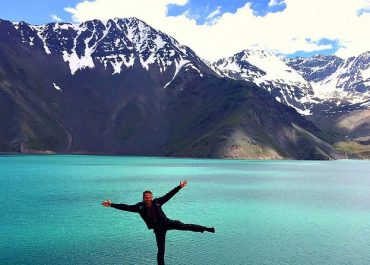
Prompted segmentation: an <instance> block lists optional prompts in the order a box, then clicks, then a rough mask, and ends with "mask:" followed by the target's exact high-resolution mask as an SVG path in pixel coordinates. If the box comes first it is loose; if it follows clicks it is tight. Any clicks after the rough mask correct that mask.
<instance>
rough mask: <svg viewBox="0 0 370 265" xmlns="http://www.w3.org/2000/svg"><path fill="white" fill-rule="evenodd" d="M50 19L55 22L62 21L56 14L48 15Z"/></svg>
mask: <svg viewBox="0 0 370 265" xmlns="http://www.w3.org/2000/svg"><path fill="white" fill-rule="evenodd" d="M50 17H51V19H52V20H53V21H55V22H62V21H63V19H61V18H60V17H58V16H57V15H50Z"/></svg>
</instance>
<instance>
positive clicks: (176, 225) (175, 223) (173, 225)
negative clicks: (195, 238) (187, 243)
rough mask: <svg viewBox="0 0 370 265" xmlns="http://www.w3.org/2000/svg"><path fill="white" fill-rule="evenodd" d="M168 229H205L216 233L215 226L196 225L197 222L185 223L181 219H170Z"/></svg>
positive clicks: (200, 230) (197, 230) (202, 230)
mask: <svg viewBox="0 0 370 265" xmlns="http://www.w3.org/2000/svg"><path fill="white" fill-rule="evenodd" d="M167 229H168V230H182V231H193V232H201V233H203V232H204V231H207V232H211V233H214V232H215V229H214V227H206V226H202V225H196V224H184V223H183V222H181V221H179V220H168V224H167Z"/></svg>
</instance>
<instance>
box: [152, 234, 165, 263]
mask: <svg viewBox="0 0 370 265" xmlns="http://www.w3.org/2000/svg"><path fill="white" fill-rule="evenodd" d="M166 232H167V231H166V230H164V231H155V232H154V233H155V238H156V240H157V248H158V252H157V262H158V265H164V253H165V251H166Z"/></svg>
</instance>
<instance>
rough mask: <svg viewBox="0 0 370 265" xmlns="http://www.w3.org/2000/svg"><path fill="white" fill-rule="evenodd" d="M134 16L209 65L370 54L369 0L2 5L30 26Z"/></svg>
mask: <svg viewBox="0 0 370 265" xmlns="http://www.w3.org/2000/svg"><path fill="white" fill-rule="evenodd" d="M130 16H135V17H138V18H140V19H142V20H143V21H145V22H147V23H148V24H150V25H151V26H153V27H154V28H156V29H159V30H161V31H163V32H166V33H168V34H169V35H171V36H173V37H175V38H176V39H177V40H178V41H180V42H181V43H183V44H185V45H188V46H190V47H191V48H193V49H194V50H195V51H196V52H197V53H198V54H199V55H200V56H202V57H203V58H206V59H209V60H215V59H217V58H221V57H226V56H231V55H232V54H234V53H236V52H239V51H241V50H243V49H247V48H257V49H268V50H271V51H273V52H275V53H277V54H281V55H284V56H287V57H295V56H310V55H314V54H334V53H336V54H337V55H339V56H341V57H348V56H350V55H356V54H358V53H360V52H363V51H366V50H370V48H368V45H367V43H366V42H365V41H364V36H369V34H370V30H369V29H368V28H370V27H368V26H367V25H370V0H310V1H308V0H251V1H245V0H205V1H202V0H89V1H83V0H0V18H1V19H6V20H10V21H25V22H27V23H30V24H46V23H50V22H60V21H64V22H71V23H80V22H82V21H85V20H90V19H95V18H97V19H108V18H114V17H130Z"/></svg>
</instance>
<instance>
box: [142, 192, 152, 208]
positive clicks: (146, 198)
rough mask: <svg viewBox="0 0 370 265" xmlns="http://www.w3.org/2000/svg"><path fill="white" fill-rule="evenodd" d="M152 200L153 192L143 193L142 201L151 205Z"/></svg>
mask: <svg viewBox="0 0 370 265" xmlns="http://www.w3.org/2000/svg"><path fill="white" fill-rule="evenodd" d="M152 201H153V194H151V193H148V192H147V193H144V202H145V204H146V205H151V204H152Z"/></svg>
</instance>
